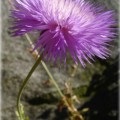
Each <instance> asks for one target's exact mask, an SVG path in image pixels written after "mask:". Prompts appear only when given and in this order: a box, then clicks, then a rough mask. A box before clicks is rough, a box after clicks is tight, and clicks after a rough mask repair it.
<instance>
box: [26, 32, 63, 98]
mask: <svg viewBox="0 0 120 120" xmlns="http://www.w3.org/2000/svg"><path fill="white" fill-rule="evenodd" d="M25 37H26V38H27V40H28V42H29V43H30V45H31V47H32V48H33V49H34V45H33V43H32V40H31V39H30V37H29V36H28V34H25ZM35 53H36V55H37V56H38V57H39V54H38V51H37V50H35ZM41 64H42V66H43V67H44V69H45V70H46V72H47V74H48V76H49V78H50V81H51V82H52V83H53V84H54V86H55V87H56V89H57V91H58V93H59V94H60V96H61V97H64V95H63V94H62V92H61V90H60V88H59V86H58V85H57V83H56V82H55V79H54V78H53V76H52V74H51V72H50V70H49V69H48V67H47V65H46V64H45V62H44V61H42V60H41Z"/></svg>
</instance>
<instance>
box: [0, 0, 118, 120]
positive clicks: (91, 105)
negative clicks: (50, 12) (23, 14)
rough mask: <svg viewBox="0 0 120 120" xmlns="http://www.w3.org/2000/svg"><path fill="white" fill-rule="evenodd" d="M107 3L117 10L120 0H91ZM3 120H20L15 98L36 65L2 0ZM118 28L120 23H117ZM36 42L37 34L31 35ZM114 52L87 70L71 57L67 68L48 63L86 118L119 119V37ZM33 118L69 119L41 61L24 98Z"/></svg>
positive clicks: (44, 119)
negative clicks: (15, 32)
mask: <svg viewBox="0 0 120 120" xmlns="http://www.w3.org/2000/svg"><path fill="white" fill-rule="evenodd" d="M89 1H91V2H97V3H99V4H101V5H105V6H106V8H107V9H112V10H114V11H115V13H116V19H117V20H118V7H119V6H118V0H101V1H99V0H89ZM1 6H2V64H3V65H2V81H1V82H2V120H17V118H16V115H15V110H16V98H17V94H18V91H19V89H20V85H21V83H22V81H23V79H24V78H25V77H26V75H27V74H28V72H29V70H30V69H31V67H32V66H33V64H34V62H35V59H34V58H33V56H32V54H31V53H30V52H29V49H30V45H29V43H28V41H27V40H26V38H25V36H22V37H14V38H13V37H11V36H10V31H9V30H8V28H9V27H10V24H11V20H10V17H9V16H10V4H9V2H8V0H2V5H1ZM116 27H117V25H116ZM30 36H31V38H32V40H33V41H34V40H35V39H36V38H37V36H38V34H37V33H36V32H34V33H32V34H30ZM112 45H113V47H111V49H112V55H111V57H110V58H108V59H107V60H100V59H98V58H96V62H94V63H93V65H89V64H87V67H86V68H85V69H84V68H82V66H81V65H78V66H76V65H75V64H74V63H73V62H72V60H71V59H70V60H68V61H67V65H66V66H65V67H60V66H59V65H58V66H57V65H50V64H49V63H47V65H48V67H49V68H50V71H51V73H52V75H53V76H54V78H55V80H56V82H57V83H58V84H59V86H60V88H61V89H62V90H63V91H64V89H65V82H67V83H70V84H71V88H72V91H73V94H75V95H76V96H77V98H78V99H79V101H80V104H76V108H77V109H78V110H79V111H80V112H81V113H82V115H83V116H84V118H85V120H117V119H118V36H116V38H115V40H114V41H113V42H112ZM21 101H22V103H23V105H24V106H25V112H26V114H27V115H28V116H29V118H30V120H69V117H68V111H67V110H66V109H62V111H60V110H59V107H58V106H59V102H60V96H59V95H58V93H57V92H56V89H55V88H54V86H53V85H52V84H51V83H50V82H49V77H48V75H47V74H46V72H45V70H44V68H43V67H42V65H41V64H40V65H39V67H38V68H37V69H36V71H35V72H34V73H33V75H32V77H31V78H30V81H29V84H28V85H27V87H26V89H25V91H24V93H23V95H22V99H21Z"/></svg>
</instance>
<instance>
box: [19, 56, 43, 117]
mask: <svg viewBox="0 0 120 120" xmlns="http://www.w3.org/2000/svg"><path fill="white" fill-rule="evenodd" d="M41 60H42V55H41V56H40V57H38V59H37V61H36V62H35V64H34V65H33V67H32V68H31V70H30V72H29V73H28V75H27V77H26V78H25V80H24V81H23V83H22V86H21V88H20V90H19V93H18V97H17V111H18V114H19V116H20V118H21V117H22V116H21V110H20V98H21V95H22V93H23V90H24V88H25V87H26V85H27V83H28V81H29V79H30V77H31V75H32V73H33V72H34V71H35V69H36V68H37V66H38V65H39V63H40V61H41Z"/></svg>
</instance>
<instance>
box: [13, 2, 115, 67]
mask: <svg viewBox="0 0 120 120" xmlns="http://www.w3.org/2000/svg"><path fill="white" fill-rule="evenodd" d="M14 7H15V9H14V10H12V17H13V19H14V21H13V27H12V30H13V35H15V36H20V35H23V34H25V33H28V32H30V31H33V30H37V31H40V32H41V35H40V37H39V38H38V40H37V42H36V44H35V49H38V50H39V52H40V53H43V55H44V58H46V59H48V60H53V61H56V60H58V59H59V60H61V61H65V60H66V54H67V53H69V54H70V55H71V57H72V58H73V60H74V61H75V62H76V63H78V61H80V63H81V64H82V65H83V66H85V62H86V61H87V62H90V60H93V59H94V57H95V56H97V57H99V58H102V59H105V58H106V57H108V56H109V49H108V48H107V47H108V44H109V42H110V41H111V40H112V39H111V38H112V37H113V36H114V31H113V30H112V25H113V24H114V23H115V20H114V18H113V12H112V11H103V10H102V7H98V6H97V7H95V6H94V5H92V4H90V3H88V2H85V1H84V0H15V3H14Z"/></svg>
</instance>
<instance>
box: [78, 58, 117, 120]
mask: <svg viewBox="0 0 120 120" xmlns="http://www.w3.org/2000/svg"><path fill="white" fill-rule="evenodd" d="M86 96H90V99H89V100H88V101H87V102H86V103H85V104H84V105H83V106H82V107H81V108H79V109H80V110H81V109H83V108H89V111H88V112H86V114H85V117H86V120H117V119H118V58H117V59H115V61H113V62H112V63H109V64H106V69H105V70H104V71H103V73H102V75H98V74H95V75H94V76H93V78H92V80H91V83H90V85H89V87H88V89H87V92H86Z"/></svg>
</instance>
